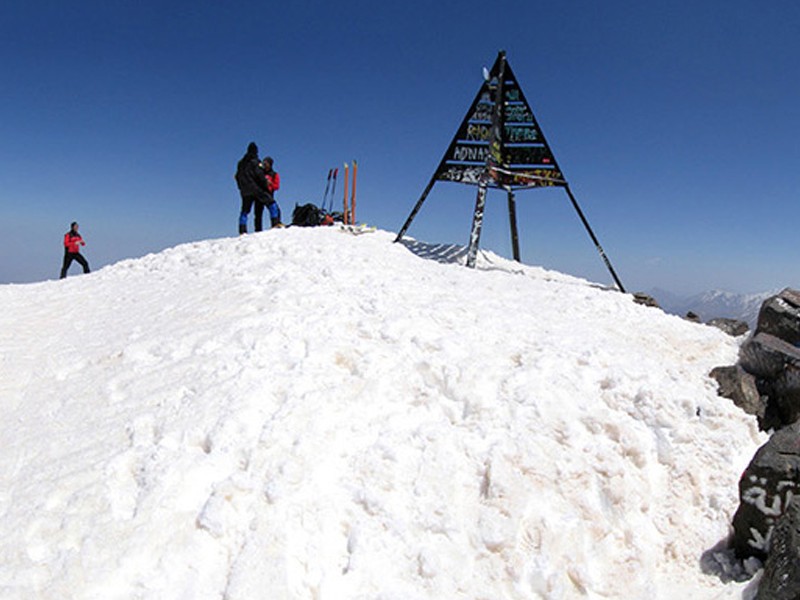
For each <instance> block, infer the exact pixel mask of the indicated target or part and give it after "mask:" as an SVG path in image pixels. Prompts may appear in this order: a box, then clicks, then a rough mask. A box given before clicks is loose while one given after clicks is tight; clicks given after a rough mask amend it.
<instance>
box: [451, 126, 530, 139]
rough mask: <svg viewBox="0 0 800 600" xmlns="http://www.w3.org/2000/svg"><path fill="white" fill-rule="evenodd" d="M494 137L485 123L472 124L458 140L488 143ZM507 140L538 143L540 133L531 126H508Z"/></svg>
mask: <svg viewBox="0 0 800 600" xmlns="http://www.w3.org/2000/svg"><path fill="white" fill-rule="evenodd" d="M491 136H492V128H491V127H490V126H489V125H486V124H483V123H470V124H469V125H467V130H466V132H464V131H463V130H462V131H460V132H459V136H458V138H459V139H461V140H465V141H468V142H486V141H488V140H489V138H491ZM505 139H506V141H507V142H509V143H512V144H519V143H524V142H538V141H539V132H538V131H537V130H536V128H535V127H532V126H531V125H507V126H506V127H505Z"/></svg>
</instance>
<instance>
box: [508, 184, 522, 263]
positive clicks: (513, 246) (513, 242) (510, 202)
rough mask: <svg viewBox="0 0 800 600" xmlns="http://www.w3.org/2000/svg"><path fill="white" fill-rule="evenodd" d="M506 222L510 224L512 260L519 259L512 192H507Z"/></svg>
mask: <svg viewBox="0 0 800 600" xmlns="http://www.w3.org/2000/svg"><path fill="white" fill-rule="evenodd" d="M508 220H509V221H510V223H511V251H512V252H513V253H514V260H515V261H517V262H521V261H520V259H519V235H517V202H516V200H514V192H512V191H511V190H508Z"/></svg>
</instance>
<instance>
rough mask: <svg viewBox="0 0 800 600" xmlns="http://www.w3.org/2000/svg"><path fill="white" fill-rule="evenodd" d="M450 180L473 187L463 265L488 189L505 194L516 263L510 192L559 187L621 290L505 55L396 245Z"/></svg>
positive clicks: (471, 260) (471, 255) (472, 252)
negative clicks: (432, 196) (440, 184)
mask: <svg viewBox="0 0 800 600" xmlns="http://www.w3.org/2000/svg"><path fill="white" fill-rule="evenodd" d="M437 181H450V182H455V183H463V184H467V185H476V186H478V193H477V197H476V200H475V209H474V212H473V220H472V229H471V231H470V241H469V247H468V250H467V266H468V267H474V266H475V260H476V257H477V252H478V245H479V241H480V234H481V229H482V226H483V210H484V206H485V203H486V193H487V190H488V188H496V189H503V190H506V192H507V194H508V210H509V223H510V226H511V241H512V250H513V253H514V260H517V261H519V260H520V254H519V236H518V234H517V222H516V204H515V196H514V191H515V190H520V189H529V188H539V187H563V188H564V189H565V191H566V192H567V195H568V196H569V199H570V201H571V202H572V205H573V207H574V208H575V210H576V212H577V213H578V216H579V217H580V219H581V222H582V223H583V225H584V227H585V228H586V230H587V232H588V233H589V236H590V237H591V239H592V241H593V242H594V244H595V246H596V248H597V250H598V251H599V253H600V256H601V257H602V259H603V261H604V262H605V264H606V267H607V268H608V270H609V272H610V273H611V276H612V277H613V279H614V282H615V283H616V285H617V287H618V288H619V289H620V291H622V292H624V291H625V289H624V288H623V286H622V283H621V282H620V280H619V278H618V277H617V275H616V273H615V272H614V269H613V267H612V266H611V263H610V261H609V260H608V257H607V256H606V254H605V252H604V251H603V248H602V247H601V246H600V243H599V242H598V241H597V237H596V236H595V234H594V232H593V231H592V229H591V227H590V226H589V223H588V221H587V220H586V217H585V216H584V214H583V211H581V209H580V206H578V202H577V200H575V196H574V195H573V194H572V191H571V190H570V188H569V184H568V183H567V181H566V179H565V177H564V175H563V172H562V171H561V169H560V167H559V166H558V163H557V162H556V159H555V156H554V155H553V152H552V151H551V149H550V145H549V144H548V143H547V140H546V139H545V137H544V133H543V132H542V130H541V128H540V127H539V123H538V122H537V121H536V117H535V115H534V114H533V111H532V110H531V107H530V104H528V101H527V99H526V98H525V94H524V93H523V92H522V88H521V86H520V85H519V83H518V81H517V78H516V77H515V76H514V72H513V71H512V69H511V66H510V65H509V64H508V61H507V60H506V54H505V52H503V51H501V52H500V53H499V54H498V55H497V60H496V61H495V63H494V65H493V66H492V69H491V71H489V73H488V76H487V77H486V78H485V81H484V83H483V84H482V85H481V87H480V89H479V90H478V93H477V94H476V96H475V99H474V100H473V101H472V104H471V105H470V108H469V110H468V111H467V114H466V116H465V117H464V119H463V121H462V122H461V126H460V127H459V128H458V130H457V131H456V134H455V136H454V137H453V140H452V141H451V142H450V146H449V147H448V149H447V152H446V153H445V155H444V156H443V157H442V160H441V161H440V162H439V166H438V167H437V168H436V171H435V172H434V174H433V176H432V177H431V180H430V182H429V183H428V185H427V186H426V188H425V190H424V191H423V192H422V195H421V196H420V198H419V200H418V201H417V203H416V204H415V205H414V208H413V209H412V211H411V214H410V215H409V216H408V218H407V219H406V222H405V223H404V224H403V227H402V228H401V229H400V232H399V233H398V235H397V238H396V239H395V241H396V242H397V241H400V240H402V239H403V236H404V235H405V234H406V231H408V228H409V227H410V226H411V222H412V221H413V220H414V217H416V215H417V213H418V212H419V210H420V208H422V204H423V203H424V202H425V199H426V198H427V197H428V194H429V193H430V191H431V189H432V188H433V185H434V184H435V183H436V182H437Z"/></svg>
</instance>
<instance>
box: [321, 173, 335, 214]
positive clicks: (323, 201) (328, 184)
mask: <svg viewBox="0 0 800 600" xmlns="http://www.w3.org/2000/svg"><path fill="white" fill-rule="evenodd" d="M332 173H333V169H328V181H327V183H326V184H325V193H324V194H323V195H322V210H325V201H326V200H327V199H328V188H329V187H330V186H331V174H332Z"/></svg>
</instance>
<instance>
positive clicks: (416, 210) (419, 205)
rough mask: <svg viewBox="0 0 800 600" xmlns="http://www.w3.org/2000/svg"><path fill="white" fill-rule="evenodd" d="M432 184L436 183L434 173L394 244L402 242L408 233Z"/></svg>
mask: <svg viewBox="0 0 800 600" xmlns="http://www.w3.org/2000/svg"><path fill="white" fill-rule="evenodd" d="M434 183H436V174H435V173H434V175H433V177H431V180H430V182H429V183H428V187H426V188H425V190H424V191H423V192H422V196H420V197H419V200H417V203H416V204H415V205H414V208H413V209H412V210H411V214H410V215H408V218H407V219H406V222H405V223H404V224H403V226H402V227H401V228H400V233H398V234H397V237H396V238H394V241H395V242H399V241H400V240H402V239H403V236H404V235H405V234H406V231H408V228H409V227H411V221H413V220H414V217H416V216H417V213H418V212H419V209H420V208H422V203H423V202H425V198H427V197H428V194H430V192H431V188H432V187H433V184H434Z"/></svg>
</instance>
